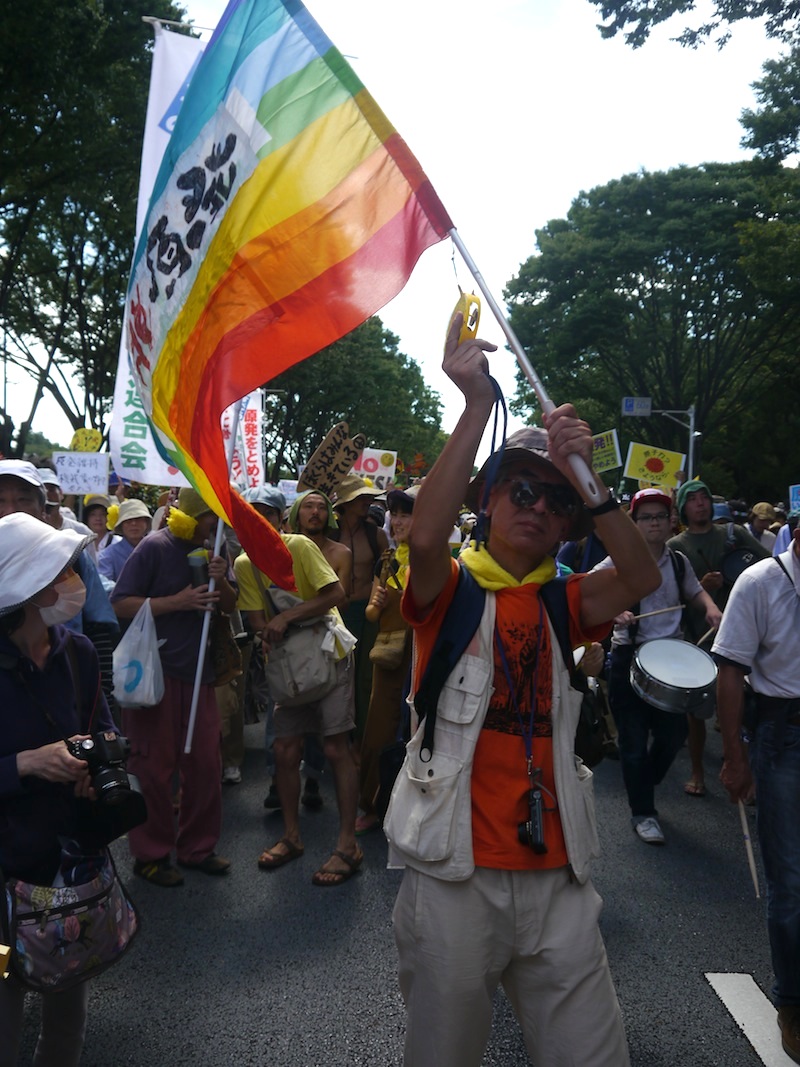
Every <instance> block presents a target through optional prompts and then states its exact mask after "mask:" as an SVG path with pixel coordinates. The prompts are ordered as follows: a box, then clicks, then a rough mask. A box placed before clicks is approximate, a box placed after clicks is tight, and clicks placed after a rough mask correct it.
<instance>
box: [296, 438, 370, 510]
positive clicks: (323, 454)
mask: <svg viewBox="0 0 800 1067" xmlns="http://www.w3.org/2000/svg"><path fill="white" fill-rule="evenodd" d="M366 443H367V439H366V437H365V436H364V435H363V433H359V434H355V435H354V436H353V437H350V427H349V426H348V425H347V423H346V422H337V424H336V425H335V426H334V427H332V429H330V430H329V431H328V433H327V434H326V435H325V439H324V440H323V442H322V444H321V445H319V446H318V447H317V448H316V449H315V450H314V454H313V456H312V457H311V459H310V460H309V461H308V463H306V465H305V467H304V468H303V473H302V474H301V475H300V478H299V480H298V482H297V492H298V493H303V492H305V490H306V489H319V491H320V492H321V493H324V494H325V495H326V496H327V497H331V496H333V494H334V493H335V492H336V490H337V488H338V487H339V485H340V484H341V481H342V479H343V478H344V477H346V476H347V475H348V474H349V473H350V471H351V470H352V468H353V464H354V463H357V462H358V457H359V456H360V454H361V452H362V450H363V448H364V445H366Z"/></svg>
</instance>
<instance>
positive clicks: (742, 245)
mask: <svg viewBox="0 0 800 1067" xmlns="http://www.w3.org/2000/svg"><path fill="white" fill-rule="evenodd" d="M798 194H800V175H799V174H798V172H796V171H782V172H780V173H778V174H775V173H774V172H772V171H770V170H768V169H765V168H764V167H762V166H759V165H758V164H756V163H738V164H706V165H704V166H702V167H691V168H690V167H680V168H677V169H675V170H671V171H668V172H665V173H653V174H650V173H647V172H642V173H639V174H630V175H626V176H625V177H623V178H621V179H619V180H617V181H612V182H610V183H609V184H607V185H604V186H600V187H598V188H595V189H592V190H591V191H590V192H588V193H581V194H580V195H579V196H578V197H577V199H576V200H575V201H573V204H572V206H571V208H570V210H569V213H568V215H567V218H566V219H558V220H554V221H551V222H549V223H548V224H547V226H546V227H544V228H543V229H542V230H539V231H537V235H536V236H537V244H538V248H539V254H538V255H535V256H533V257H531V258H530V259H529V260H528V261H527V262H526V263H525V264H523V266H522V268H521V270H520V273H519V275H518V277H516V278H515V279H513V280H512V281H511V282H510V283H509V285H508V287H507V290H506V297H507V298H508V299H509V301H510V302H511V305H512V307H511V315H510V318H511V323H512V325H513V327H514V329H515V330H516V332H517V334H518V336H519V337H520V340H521V341H522V343H523V345H525V346H526V347H527V349H528V352H529V354H530V358H531V361H532V363H533V365H534V367H536V369H537V372H538V373H539V375H540V377H542V379H543V381H544V383H545V385H546V387H547V388H548V389H549V391H550V392H551V393H552V396H553V398H554V400H555V401H556V402H559V401H563V400H570V401H573V402H574V403H575V405H576V407H577V408H578V410H579V411H580V412H581V414H584V415H585V416H586V417H587V418H588V419H589V421H590V423H592V424H594V425H596V426H597V428H598V429H606V428H608V427H609V426H616V425H617V424H618V422H619V411H620V401H621V398H622V397H623V396H625V395H636V396H650V397H651V398H652V402H653V407H654V408H658V409H663V410H686V409H688V407H689V405H690V404H691V403H694V404H695V407H696V413H697V415H696V417H697V429H698V430H699V431H700V432H702V433H703V434H704V436H705V443H706V446H707V445H708V442H709V441H711V440H714V439H717V440H722V439H723V438H724V437H725V435H726V434H730V433H732V432H734V431H733V428H734V427H735V426H736V425H737V423H738V424H740V423H741V420H742V418H743V417H744V414H745V413H746V412H749V411H752V410H753V407H754V405H757V404H758V403H760V398H763V397H766V396H769V394H770V392H771V391H772V390H774V389H776V388H783V389H784V390H785V389H786V386H787V384H790V385H791V384H793V382H794V372H792V373H791V375H790V376H789V377H788V378H784V377H783V375H784V374H785V372H786V371H787V370H788V369H789V368H791V367H792V365H793V363H794V362H796V355H795V353H796V349H797V345H798V341H800V301H798V297H800V292H798V285H800V271H798V270H797V259H796V256H791V252H790V250H788V249H784V250H783V253H782V256H781V258H780V260H779V261H778V262H777V263H776V264H775V266H774V269H773V268H772V267H771V265H770V264H771V263H772V260H771V257H770V255H769V252H768V249H769V248H770V247H773V248H774V247H775V246H776V245H777V244H778V243H779V242H780V241H781V234H782V233H783V232H785V229H786V228H787V227H788V228H789V229H790V230H791V231H792V232H795V229H796V227H797V225H798V222H800V219H799V218H798V213H800V200H798ZM794 249H797V243H796V242H795V245H794ZM790 256H791V258H790ZM519 377H520V395H519V396H518V398H517V400H516V401H515V402H514V404H513V405H512V406H513V407H514V409H515V410H516V411H524V410H525V409H526V407H527V406H528V405H529V404H530V403H531V402H532V397H531V391H530V389H529V388H528V387H527V385H526V383H525V382H524V380H523V379H522V377H521V376H519ZM792 392H793V393H794V394H795V395H796V390H792ZM623 428H624V429H625V430H627V431H629V432H631V434H632V436H633V437H634V438H635V439H638V440H643V441H650V442H652V443H654V444H655V443H659V444H662V445H663V446H665V447H679V448H680V450H681V451H685V450H686V432H685V430H682V429H680V428H679V427H677V426H674V424H672V423H671V422H668V421H667V420H666V419H663V418H661V417H658V418H657V419H652V420H648V421H647V422H644V423H638V422H637V421H635V420H630V419H626V420H625V424H624V427H623ZM751 447H752V442H751ZM706 454H707V455H708V454H710V453H709V452H708V450H707V451H706ZM732 477H733V475H732Z"/></svg>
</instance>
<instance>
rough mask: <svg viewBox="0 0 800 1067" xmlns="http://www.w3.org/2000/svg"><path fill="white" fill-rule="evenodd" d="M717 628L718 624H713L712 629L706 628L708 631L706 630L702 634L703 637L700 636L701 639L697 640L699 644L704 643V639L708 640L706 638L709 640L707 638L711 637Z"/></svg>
mask: <svg viewBox="0 0 800 1067" xmlns="http://www.w3.org/2000/svg"><path fill="white" fill-rule="evenodd" d="M716 629H717V628H716V626H712V627H711V629H710V630H706V632H705V633H704V634H703V636H702V637H701V638H700V640H699V641H698V642H697V643H698V645H702V643H703V642H704V641H706V640H707V639H708V638H709V637H711V635H712V634H713V633H714V631H715V630H716Z"/></svg>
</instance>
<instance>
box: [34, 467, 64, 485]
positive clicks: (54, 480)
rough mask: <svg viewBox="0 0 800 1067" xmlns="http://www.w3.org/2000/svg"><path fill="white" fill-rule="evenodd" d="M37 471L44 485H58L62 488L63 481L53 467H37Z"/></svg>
mask: <svg viewBox="0 0 800 1067" xmlns="http://www.w3.org/2000/svg"><path fill="white" fill-rule="evenodd" d="M36 471H37V473H38V475H39V477H40V478H41V479H42V483H43V484H44V485H57V486H58V488H59V489H60V488H61V482H60V481H59V480H58V475H57V474H56V472H55V471H54V470H53V469H52V468H51V467H37V468H36Z"/></svg>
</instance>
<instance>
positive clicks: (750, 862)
mask: <svg viewBox="0 0 800 1067" xmlns="http://www.w3.org/2000/svg"><path fill="white" fill-rule="evenodd" d="M739 819H740V820H741V823H742V833H743V834H744V847H745V851H746V852H747V863H748V865H749V867H750V874H751V875H752V878H753V887H754V888H755V891H756V900H761V894H760V893H759V891H758V875H757V874H756V861H755V859H754V857H753V845H752V843H751V841H750V827H749V826H748V825H747V815H746V814H745V810H744V804H743V803H742V802H741V800H740V801H739Z"/></svg>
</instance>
